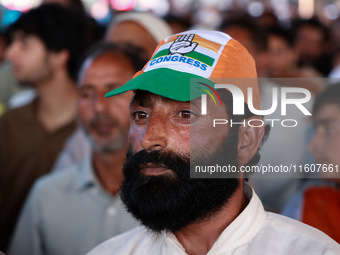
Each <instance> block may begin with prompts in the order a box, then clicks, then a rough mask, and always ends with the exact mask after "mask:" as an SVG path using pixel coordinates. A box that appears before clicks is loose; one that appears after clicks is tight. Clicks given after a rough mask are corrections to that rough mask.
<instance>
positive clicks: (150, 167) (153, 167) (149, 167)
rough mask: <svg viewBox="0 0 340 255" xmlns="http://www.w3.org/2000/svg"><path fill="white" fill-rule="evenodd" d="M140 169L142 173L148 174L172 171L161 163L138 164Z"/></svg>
mask: <svg viewBox="0 0 340 255" xmlns="http://www.w3.org/2000/svg"><path fill="white" fill-rule="evenodd" d="M139 168H140V171H141V173H142V174H144V175H147V176H150V175H160V174H164V173H166V172H169V171H172V170H171V169H169V168H167V167H166V166H164V165H162V164H154V163H146V164H141V165H140V167H139Z"/></svg>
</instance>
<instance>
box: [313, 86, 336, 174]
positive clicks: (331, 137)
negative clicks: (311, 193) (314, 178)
mask: <svg viewBox="0 0 340 255" xmlns="http://www.w3.org/2000/svg"><path fill="white" fill-rule="evenodd" d="M334 86H336V85H334ZM314 126H315V134H314V136H313V139H312V140H311V142H310V144H309V151H310V152H311V153H312V154H313V155H314V157H315V160H316V161H317V163H319V164H333V166H335V165H340V157H339V155H340V107H339V106H338V105H337V104H335V103H330V104H324V105H323V106H321V107H320V109H319V110H318V111H317V112H316V114H315V115H314ZM334 169H335V168H334ZM322 176H323V177H327V178H340V174H339V173H336V171H333V173H331V172H329V171H327V173H323V174H322Z"/></svg>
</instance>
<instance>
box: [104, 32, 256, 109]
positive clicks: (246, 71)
mask: <svg viewBox="0 0 340 255" xmlns="http://www.w3.org/2000/svg"><path fill="white" fill-rule="evenodd" d="M193 78H199V79H195V80H197V81H200V83H202V79H203V81H204V82H203V83H206V84H207V85H208V87H212V86H213V84H216V83H222V82H223V80H226V81H227V82H228V83H229V84H230V80H233V81H234V84H233V85H235V86H237V87H239V88H240V89H241V90H242V92H243V94H244V95H245V100H246V98H247V91H248V88H249V87H252V93H253V105H254V106H257V107H258V106H259V104H260V97H259V89H258V83H257V81H256V78H257V73H256V67H255V61H254V59H253V58H252V56H251V55H250V54H249V52H248V51H247V50H246V49H245V48H244V47H243V46H242V45H241V44H240V43H239V42H237V41H236V40H234V39H233V38H231V37H230V36H229V35H227V34H225V33H222V32H217V31H205V30H202V31H201V30H191V31H187V32H183V33H179V34H176V35H172V36H169V37H167V38H165V39H164V40H162V41H161V42H160V43H159V45H158V46H157V48H156V50H155V52H154V54H153V55H152V57H151V59H150V60H149V61H148V62H147V63H146V65H145V66H144V68H143V69H142V70H141V71H139V72H137V73H136V74H135V75H134V77H133V78H132V80H130V81H129V82H127V83H126V84H125V85H123V86H122V87H119V88H117V89H114V90H112V91H110V92H108V93H107V94H106V95H105V97H111V96H114V95H118V94H121V93H124V92H126V91H129V90H133V91H135V90H144V91H149V92H151V93H153V94H157V95H160V96H163V97H167V98H170V99H173V100H177V101H190V100H192V99H195V98H197V97H199V96H201V94H203V93H202V90H201V89H197V90H193V89H192V88H190V86H192V83H191V81H192V79H193ZM240 78H242V79H240ZM244 78H247V79H244ZM248 78H252V79H248ZM254 78H255V79H254ZM235 83H236V84H235ZM195 91H196V92H195Z"/></svg>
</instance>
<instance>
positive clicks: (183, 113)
mask: <svg viewBox="0 0 340 255" xmlns="http://www.w3.org/2000/svg"><path fill="white" fill-rule="evenodd" d="M178 115H179V116H180V117H181V118H183V119H190V118H191V117H192V113H191V112H190V111H180V112H179V113H178Z"/></svg>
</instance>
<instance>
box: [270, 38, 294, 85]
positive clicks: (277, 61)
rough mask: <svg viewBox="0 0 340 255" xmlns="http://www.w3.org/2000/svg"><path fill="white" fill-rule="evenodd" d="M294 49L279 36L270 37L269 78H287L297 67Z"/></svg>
mask: <svg viewBox="0 0 340 255" xmlns="http://www.w3.org/2000/svg"><path fill="white" fill-rule="evenodd" d="M294 61H295V58H294V52H293V49H292V48H291V47H290V46H289V45H288V43H287V42H286V41H285V40H283V39H282V38H281V37H279V36H277V35H269V36H268V62H269V65H268V76H269V77H272V78H283V77H286V75H287V71H288V70H289V69H290V68H292V67H295V66H296V63H295V62H294Z"/></svg>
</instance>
